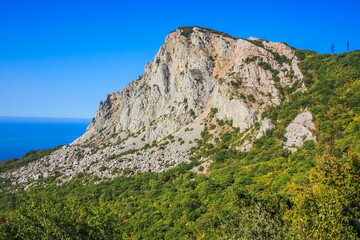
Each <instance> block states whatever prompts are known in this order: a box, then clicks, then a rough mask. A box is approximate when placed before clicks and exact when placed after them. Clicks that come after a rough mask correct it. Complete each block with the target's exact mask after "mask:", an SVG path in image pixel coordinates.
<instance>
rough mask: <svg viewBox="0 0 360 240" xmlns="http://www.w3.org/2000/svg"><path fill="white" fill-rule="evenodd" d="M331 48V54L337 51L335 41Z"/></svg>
mask: <svg viewBox="0 0 360 240" xmlns="http://www.w3.org/2000/svg"><path fill="white" fill-rule="evenodd" d="M330 50H331V54H334V52H335V45H334V43H332V44H331V45H330Z"/></svg>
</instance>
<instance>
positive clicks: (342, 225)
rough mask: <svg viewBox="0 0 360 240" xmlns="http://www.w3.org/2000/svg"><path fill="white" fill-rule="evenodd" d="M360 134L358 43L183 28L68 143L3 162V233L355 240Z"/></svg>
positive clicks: (358, 226) (22, 236)
mask: <svg viewBox="0 0 360 240" xmlns="http://www.w3.org/2000/svg"><path fill="white" fill-rule="evenodd" d="M359 140H360V51H353V52H349V53H344V54H335V55H327V54H317V53H315V52H312V51H308V50H297V49H294V48H292V47H290V46H288V45H286V44H285V43H273V42H269V41H266V40H261V39H256V38H250V39H239V38H235V37H232V36H230V35H228V34H225V33H221V32H217V31H214V30H211V29H204V28H199V27H182V28H179V29H177V30H176V31H174V32H172V33H170V34H169V35H168V36H167V38H166V42H165V43H164V45H163V46H162V47H161V48H160V50H159V52H158V53H157V55H156V57H155V59H154V61H152V62H151V63H149V64H147V66H146V68H145V73H144V75H143V76H142V77H140V78H139V79H137V80H136V81H134V82H132V83H130V84H129V85H128V86H127V87H126V88H125V89H123V90H122V91H121V92H115V93H112V94H109V95H108V96H107V97H106V100H105V101H104V102H101V104H100V106H99V109H98V111H97V113H96V116H95V117H94V119H93V122H92V123H91V125H90V126H89V127H88V129H87V132H86V133H85V134H84V135H83V136H82V137H80V138H79V139H77V140H76V141H75V142H74V143H72V144H70V145H68V146H64V147H61V148H59V149H54V150H48V151H39V152H33V153H29V154H28V155H27V156H25V157H24V158H23V159H17V160H11V161H7V162H3V163H0V172H1V177H2V186H1V189H2V190H1V195H0V202H1V204H0V206H1V218H0V236H1V237H3V238H4V239H49V238H53V239H357V238H358V237H359V232H360V222H359V215H360V212H359V204H360V194H359V191H358V189H359V187H360V186H359V180H360V174H359V173H360V169H359V168H360V157H359V156H360V143H359ZM94 183H96V184H94ZM22 189H26V191H24V190H22Z"/></svg>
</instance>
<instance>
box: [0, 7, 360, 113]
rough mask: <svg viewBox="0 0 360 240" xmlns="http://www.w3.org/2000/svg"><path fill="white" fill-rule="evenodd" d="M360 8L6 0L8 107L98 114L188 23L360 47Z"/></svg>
mask: <svg viewBox="0 0 360 240" xmlns="http://www.w3.org/2000/svg"><path fill="white" fill-rule="evenodd" d="M359 12H360V3H359V1H355V0H352V1H349V0H345V1H331V0H330V1H308V0H305V1H227V0H222V1H211V0H208V1H194V0H193V1H187V0H183V1H155V0H154V1H136V2H133V1H132V2H130V1H107V0H98V1H95V0H93V1H91V0H88V1H84V0H73V1H68V0H62V1H60V0H46V1H37V0H32V1H25V0H23V1H19V0H11V1H10V0H3V1H1V3H0V116H42V117H86V118H89V117H92V116H93V115H94V113H95V111H96V109H97V107H98V104H99V101H101V100H103V99H104V98H105V95H106V94H107V93H108V92H112V91H117V90H121V89H122V88H123V87H124V86H125V85H126V84H127V83H129V82H130V81H132V80H134V79H136V78H137V77H138V76H139V75H142V74H143V69H144V65H145V63H146V62H149V61H151V60H152V59H153V57H154V56H155V54H156V52H157V51H158V49H159V47H160V46H161V45H162V44H163V42H164V38H165V36H166V35H167V34H168V33H169V32H170V31H172V30H175V29H176V28H178V27H180V26H193V25H197V26H202V27H207V28H213V29H216V30H218V31H222V32H226V33H229V34H231V35H233V36H236V37H242V38H248V37H250V36H254V37H259V38H264V39H267V40H270V41H276V42H277V41H281V42H287V43H288V44H290V45H292V46H294V47H296V48H305V49H311V50H315V51H317V52H320V53H329V52H330V44H331V43H332V42H333V43H334V44H335V47H336V50H335V51H336V53H341V52H344V51H345V50H346V41H347V40H349V41H350V44H351V49H352V50H354V49H359V48H360V27H359V26H360V14H359Z"/></svg>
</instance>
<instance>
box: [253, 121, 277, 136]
mask: <svg viewBox="0 0 360 240" xmlns="http://www.w3.org/2000/svg"><path fill="white" fill-rule="evenodd" d="M273 128H274V124H273V123H272V122H271V120H270V119H269V118H265V119H264V120H263V121H262V122H261V126H260V129H259V132H258V134H257V135H256V136H255V139H259V138H261V137H262V136H264V135H265V133H266V132H267V131H268V130H271V129H273Z"/></svg>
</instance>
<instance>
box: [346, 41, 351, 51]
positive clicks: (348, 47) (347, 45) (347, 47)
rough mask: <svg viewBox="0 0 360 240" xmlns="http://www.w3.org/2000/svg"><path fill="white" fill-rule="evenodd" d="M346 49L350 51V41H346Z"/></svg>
mask: <svg viewBox="0 0 360 240" xmlns="http://www.w3.org/2000/svg"><path fill="white" fill-rule="evenodd" d="M346 49H347V51H348V52H349V51H350V41H347V42H346Z"/></svg>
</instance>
